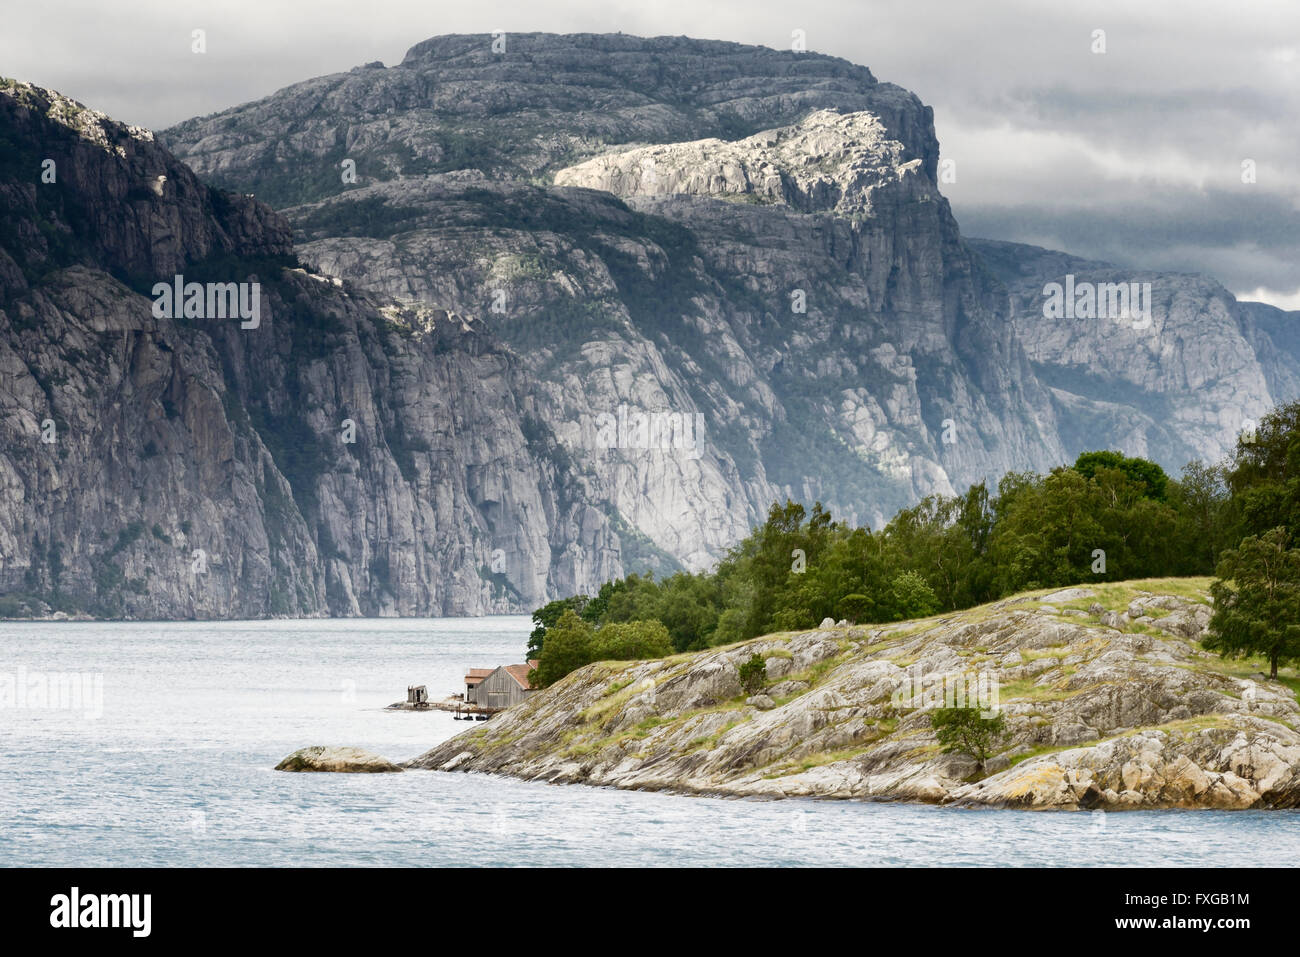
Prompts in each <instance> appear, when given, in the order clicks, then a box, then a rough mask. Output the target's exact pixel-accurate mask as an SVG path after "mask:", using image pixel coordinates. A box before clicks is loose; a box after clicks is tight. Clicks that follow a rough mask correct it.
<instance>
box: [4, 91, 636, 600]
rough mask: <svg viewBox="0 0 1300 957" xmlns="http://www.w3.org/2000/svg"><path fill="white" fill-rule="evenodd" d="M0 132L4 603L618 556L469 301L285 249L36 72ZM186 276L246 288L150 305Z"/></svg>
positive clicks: (560, 565) (304, 596)
mask: <svg viewBox="0 0 1300 957" xmlns="http://www.w3.org/2000/svg"><path fill="white" fill-rule="evenodd" d="M0 137H2V138H3V142H4V147H5V148H4V149H0V163H2V164H3V165H2V166H0V224H3V230H4V232H3V235H2V236H0V332H2V333H3V334H0V436H2V437H3V440H2V443H0V502H2V505H0V592H3V593H4V594H5V595H6V596H7V601H6V609H5V610H6V612H8V613H23V612H24V611H26V612H29V613H42V612H44V611H47V610H48V609H50V608H54V609H57V610H62V611H67V612H73V613H75V612H89V613H93V614H97V615H106V616H127V617H152V618H188V617H254V616H261V615H267V614H289V615H313V614H340V615H348V614H352V615H356V614H404V615H419V614H435V615H437V614H481V613H484V612H488V611H501V610H507V609H518V608H529V607H533V606H535V605H536V604H538V603H539V602H541V601H542V600H544V599H545V598H546V597H548V596H550V595H553V594H555V593H557V592H569V591H573V590H576V589H577V588H579V587H580V586H582V585H583V584H584V583H587V582H590V581H600V580H603V579H604V578H606V577H608V576H610V575H615V574H618V573H620V572H621V571H622V564H621V562H620V540H619V537H618V535H617V534H616V533H615V531H614V529H613V526H614V524H615V521H616V516H612V515H611V514H610V513H608V512H607V511H606V510H605V509H604V505H603V503H600V502H596V503H593V502H592V501H591V500H589V499H588V498H587V497H586V495H585V493H584V490H583V488H582V485H581V483H580V482H578V481H577V480H576V479H575V478H574V477H573V476H572V474H571V472H570V470H569V469H567V468H566V467H565V463H564V459H563V451H562V449H561V448H560V446H559V445H558V443H557V442H556V441H555V439H554V436H553V434H552V433H551V431H550V430H549V429H548V428H547V426H546V425H545V423H544V421H543V420H542V418H541V417H540V415H539V414H538V410H537V409H536V407H535V405H534V403H533V400H532V399H531V398H530V396H529V382H528V380H527V378H526V373H525V371H524V370H523V368H522V367H521V366H520V363H519V361H518V360H517V359H516V357H515V356H514V354H513V353H511V352H510V351H509V350H507V349H506V348H505V347H504V346H503V345H502V344H501V343H500V342H499V341H498V340H497V339H496V338H495V337H493V336H492V335H491V334H490V333H489V332H487V331H486V330H484V329H483V328H482V325H481V323H478V322H475V321H473V320H470V319H466V318H462V317H460V316H457V315H455V314H454V313H448V312H445V311H441V310H432V309H421V308H411V307H403V306H400V305H397V304H394V303H391V302H386V301H382V300H375V299H373V298H371V297H369V296H367V295H365V294H357V293H355V292H350V291H347V290H344V289H342V288H341V284H340V283H339V281H338V280H332V279H329V278H327V277H323V276H318V275H312V274H309V273H307V272H305V271H304V270H302V269H301V268H295V267H296V263H295V262H294V260H293V257H292V256H291V255H290V250H291V247H290V242H289V230H288V228H287V226H286V225H285V224H284V222H283V221H282V220H281V219H280V218H279V217H278V216H277V215H276V214H274V213H273V212H271V210H269V209H268V208H267V207H265V206H263V205H261V204H260V203H257V202H255V201H253V200H250V199H247V198H245V197H241V196H232V195H229V194H224V193H221V192H218V191H216V190H213V189H211V188H209V187H207V186H205V185H203V184H202V183H200V182H199V180H198V179H197V177H196V176H195V175H194V174H193V173H192V172H191V171H190V170H189V169H188V168H187V167H186V166H185V165H183V164H182V163H180V162H178V161H177V160H175V158H174V157H172V156H171V154H169V153H168V152H167V151H166V150H164V149H163V148H161V147H160V146H158V145H157V144H156V143H155V142H154V140H153V137H152V135H151V134H149V133H148V132H147V131H144V130H139V129H131V128H127V127H124V126H121V125H120V124H116V123H114V122H112V121H111V120H109V119H108V118H107V117H105V116H103V115H102V114H99V113H95V112H93V111H91V110H87V109H86V108H84V107H82V106H80V105H79V104H77V103H74V102H73V101H71V100H68V99H66V98H63V97H61V96H59V95H58V94H55V93H53V92H51V91H48V90H41V89H39V88H35V87H32V86H29V85H26V84H21V83H13V82H11V81H5V82H4V84H3V86H0ZM46 161H49V162H50V163H51V164H52V165H48V166H47V165H46ZM47 169H48V170H50V171H52V173H50V174H47V175H46V179H45V181H43V180H42V174H43V172H44V171H45V170H47ZM177 274H183V275H184V279H185V281H186V282H202V283H209V282H221V283H248V284H249V285H248V286H246V287H245V290H244V291H254V290H252V283H254V282H256V283H257V284H258V287H259V288H258V289H257V290H255V292H256V293H258V294H259V295H258V302H259V303H260V310H259V314H258V316H257V320H256V322H253V321H251V320H247V318H246V317H244V318H245V321H241V317H240V316H235V317H233V318H214V315H215V314H214V313H211V312H206V311H205V310H204V309H203V308H202V307H203V306H204V303H202V302H200V303H199V306H200V308H199V309H197V310H196V314H182V315H177V316H176V317H175V318H169V317H167V316H166V315H165V314H164V315H161V316H160V315H159V313H160V312H164V313H165V310H159V309H158V308H157V300H156V298H155V296H156V293H155V290H154V288H153V287H154V284H155V283H163V284H165V285H168V286H170V285H171V284H172V283H173V282H174V281H175V276H176V275H177ZM151 300H153V301H151Z"/></svg>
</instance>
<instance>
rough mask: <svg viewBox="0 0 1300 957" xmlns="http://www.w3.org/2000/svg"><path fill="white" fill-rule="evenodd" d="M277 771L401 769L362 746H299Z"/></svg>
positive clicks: (347, 771)
mask: <svg viewBox="0 0 1300 957" xmlns="http://www.w3.org/2000/svg"><path fill="white" fill-rule="evenodd" d="M275 769H276V770H277V771H341V772H345V773H353V774H382V773H391V772H394V771H401V770H402V768H401V767H400V766H399V765H396V764H393V762H391V761H389V760H388V759H387V758H381V757H380V756H379V755H377V754H374V753H373V752H371V751H366V750H364V749H362V748H330V747H322V746H319V745H317V746H315V747H310V748H299V749H298V750H297V751H295V752H294V753H293V754H291V755H289V756H288V757H287V758H285V759H284V760H283V761H281V762H280V763H279V764H277V765H276V766H275Z"/></svg>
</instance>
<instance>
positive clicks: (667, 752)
mask: <svg viewBox="0 0 1300 957" xmlns="http://www.w3.org/2000/svg"><path fill="white" fill-rule="evenodd" d="M1207 584H1208V582H1207V580H1205V579H1168V580H1161V581H1156V582H1133V583H1119V584H1105V585H1099V586H1096V587H1095V588H1073V589H1065V590H1060V591H1057V592H1054V593H1050V594H1045V593H1042V592H1039V593H1035V594H1032V595H1026V596H1020V597H1016V598H1011V599H1008V600H1004V601H1000V602H996V603H994V604H991V605H986V606H983V607H980V608H974V609H970V610H968V611H965V612H961V613H957V614H952V615H945V616H941V617H934V618H929V619H925V620H923V621H911V622H900V623H897V624H893V625H888V626H858V627H850V626H834V627H823V628H819V629H817V630H814V631H806V632H792V633H784V634H777V635H769V636H766V637H763V638H758V639H755V640H753V641H748V642H744V643H741V644H738V645H732V646H729V647H726V648H719V649H713V650H709V651H705V652H700V653H696V654H688V655H678V656H675V657H672V658H667V659H664V660H660V661H648V662H599V663H596V664H592V665H588V666H587V667H585V668H582V669H580V670H579V671H576V672H574V673H573V674H571V675H569V676H568V677H567V678H565V679H564V680H563V681H561V682H559V683H557V684H556V685H554V686H553V687H551V688H549V689H547V690H545V691H543V692H540V693H538V694H536V695H534V696H533V697H532V698H530V699H529V700H528V701H526V702H524V703H523V704H521V705H519V706H517V707H515V708H511V709H510V710H508V711H506V712H503V713H502V714H500V715H498V716H497V717H496V718H495V719H494V720H493V721H492V722H491V723H490V724H489V725H486V726H484V727H481V728H475V729H474V730H473V731H470V732H467V733H465V734H462V735H460V736H458V737H456V738H453V739H452V740H450V741H447V742H445V743H443V744H441V745H439V746H438V747H436V748H434V749H433V750H431V751H429V752H427V753H426V754H424V755H421V756H420V757H418V758H416V759H414V760H413V761H410V762H407V763H406V766H407V767H411V768H428V769H437V770H445V771H453V770H454V771H484V772H491V773H498V774H508V775H512V776H515V777H520V778H525V779H529V780H541V781H550V782H554V783H585V784H592V785H612V786H615V787H620V788H633V789H647V790H666V791H676V792H683V793H696V794H718V795H731V796H749V797H772V798H779V797H816V798H860V799H876V800H910V801H925V802H932V803H944V804H947V803H952V804H958V805H963V806H1001V807H1017V808H1057V809H1079V808H1090V809H1106V810H1121V809H1133V808H1224V809H1239V808H1294V807H1300V734H1298V733H1297V730H1296V729H1297V727H1300V707H1298V706H1297V703H1296V695H1295V692H1294V691H1293V690H1292V688H1291V687H1289V686H1288V685H1287V684H1286V683H1285V682H1284V681H1270V680H1268V679H1266V678H1264V677H1263V676H1262V675H1260V674H1256V673H1254V669H1255V668H1256V667H1257V665H1252V664H1251V663H1249V662H1233V661H1224V660H1223V659H1220V658H1219V657H1218V656H1216V655H1213V654H1210V653H1208V652H1206V651H1204V650H1202V648H1201V647H1200V643H1199V639H1200V637H1201V636H1202V635H1203V633H1204V630H1205V628H1206V625H1207V624H1208V621H1209V617H1210V608H1209V605H1208V601H1209V599H1208V596H1207V595H1206V594H1205V589H1206V586H1207ZM755 653H758V654H761V655H763V657H764V658H765V659H766V665H767V676H768V688H767V689H766V692H765V694H764V695H762V696H758V697H748V698H747V697H746V696H745V695H744V693H743V692H742V691H741V688H740V681H739V676H738V673H737V668H738V666H739V665H740V664H741V663H743V662H744V661H746V660H747V659H748V658H749V657H750V656H751V655H753V654H755ZM954 677H955V678H961V679H963V681H964V684H963V685H962V686H964V687H971V688H973V687H977V686H979V687H986V688H990V689H991V688H996V689H997V702H996V706H997V707H998V708H1000V710H1001V711H1002V712H1003V713H1004V714H1005V716H1006V734H1005V737H1003V738H1002V739H1001V740H1000V741H999V742H998V744H997V745H996V747H995V752H996V753H995V754H994V755H993V756H992V757H991V758H990V759H989V760H988V762H987V764H986V767H985V771H986V776H982V777H981V776H980V775H979V774H978V773H977V772H978V769H977V767H976V764H975V761H974V759H973V758H970V757H967V756H964V755H960V754H945V753H943V752H942V750H941V748H940V746H939V744H938V742H937V741H936V739H935V736H934V733H933V731H932V730H931V727H930V720H929V718H930V715H929V712H928V710H927V708H926V707H925V706H924V703H922V706H920V707H918V706H915V705H916V703H917V702H918V701H920V702H924V698H923V696H920V695H919V694H918V692H920V691H922V690H923V689H934V688H936V687H937V688H940V689H942V688H943V687H944V684H943V682H944V680H945V678H948V679H949V680H952V679H953V678H954ZM979 682H983V684H982V685H981V684H979ZM940 697H942V692H940ZM931 700H932V699H931ZM981 700H982V701H983V700H984V699H981Z"/></svg>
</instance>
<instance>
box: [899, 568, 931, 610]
mask: <svg viewBox="0 0 1300 957" xmlns="http://www.w3.org/2000/svg"><path fill="white" fill-rule="evenodd" d="M894 605H895V608H896V609H897V611H898V617H900V618H924V617H926V616H927V615H933V614H934V613H935V612H936V611H938V610H939V599H937V598H935V597H934V589H932V588H931V587H930V585H929V584H928V583H927V582H926V580H925V579H924V578H922V577H921V576H920V575H919V574H917V573H916V572H911V571H908V572H903V574H901V575H899V576H898V577H897V578H895V579H894Z"/></svg>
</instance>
